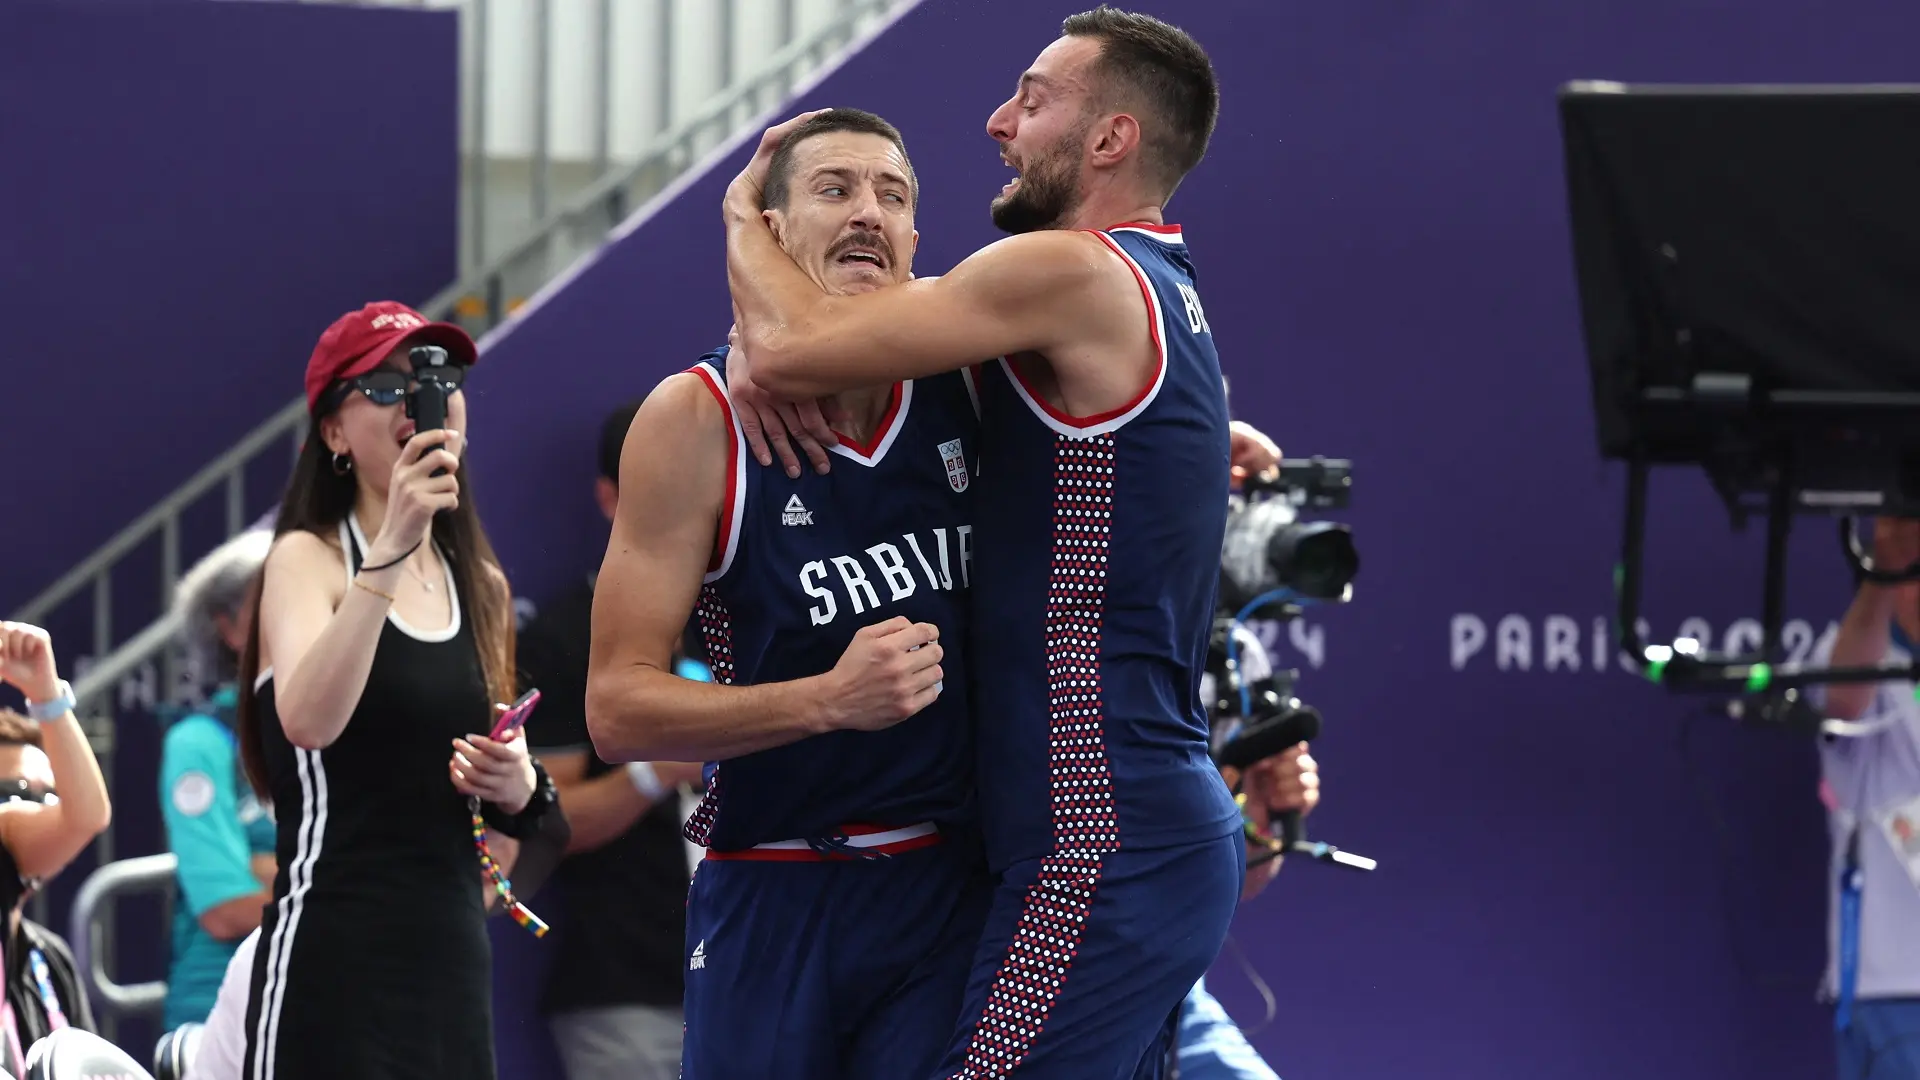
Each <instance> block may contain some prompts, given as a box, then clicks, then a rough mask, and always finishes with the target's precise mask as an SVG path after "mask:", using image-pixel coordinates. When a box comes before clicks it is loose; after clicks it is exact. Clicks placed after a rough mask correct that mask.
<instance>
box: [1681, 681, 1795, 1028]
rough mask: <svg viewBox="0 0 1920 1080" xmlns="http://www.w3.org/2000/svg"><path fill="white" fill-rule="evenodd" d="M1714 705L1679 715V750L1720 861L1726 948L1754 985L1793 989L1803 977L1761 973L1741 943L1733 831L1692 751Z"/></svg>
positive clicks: (1682, 770) (1739, 970)
mask: <svg viewBox="0 0 1920 1080" xmlns="http://www.w3.org/2000/svg"><path fill="white" fill-rule="evenodd" d="M1719 715H1720V714H1719V713H1717V712H1715V711H1714V710H1713V708H1712V707H1711V706H1708V707H1706V708H1703V709H1698V710H1689V711H1688V712H1686V713H1684V714H1683V715H1682V716H1681V718H1680V725H1679V728H1680V730H1679V739H1678V746H1677V749H1678V751H1679V754H1680V771H1681V773H1682V774H1683V775H1684V776H1685V777H1686V780H1687V785H1688V786H1689V787H1691V788H1692V789H1693V793H1694V797H1695V799H1697V800H1698V802H1699V804H1700V809H1701V811H1702V812H1703V813H1705V814H1706V817H1707V825H1708V827H1709V830H1710V831H1711V832H1712V833H1713V847H1714V854H1715V855H1716V856H1717V858H1716V859H1715V862H1716V863H1717V864H1718V865H1719V870H1720V873H1719V878H1720V902H1721V905H1722V906H1723V907H1724V908H1725V911H1724V914H1725V916H1726V919H1725V926H1726V931H1727V951H1728V952H1730V953H1731V954H1732V955H1733V966H1734V968H1735V970H1737V971H1738V972H1739V974H1740V977H1741V978H1742V979H1744V980H1746V981H1748V982H1750V983H1752V984H1753V985H1755V986H1759V987H1762V988H1765V989H1774V990H1777V989H1792V988H1793V987H1795V986H1798V985H1800V983H1801V980H1800V979H1799V978H1797V977H1795V976H1792V975H1780V974H1774V975H1765V976H1762V975H1760V974H1759V973H1758V972H1757V971H1756V970H1755V968H1754V965H1753V964H1751V963H1749V962H1748V958H1747V953H1746V949H1745V948H1744V947H1742V944H1741V934H1740V930H1739V923H1740V918H1739V910H1740V909H1739V906H1738V905H1737V904H1736V903H1735V902H1734V897H1735V896H1736V895H1738V893H1737V891H1736V890H1735V889H1734V878H1735V876H1736V874H1735V871H1736V869H1737V868H1736V867H1735V865H1734V859H1733V831H1732V829H1730V828H1729V827H1728V825H1727V819H1726V816H1725V815H1724V814H1722V813H1721V808H1720V804H1719V802H1718V801H1717V800H1715V799H1714V797H1713V792H1712V791H1710V790H1709V789H1708V787H1707V782H1706V777H1705V775H1704V774H1703V773H1702V772H1701V770H1700V769H1699V768H1698V767H1697V765H1696V763H1695V762H1694V760H1693V753H1692V732H1693V725H1694V722H1695V721H1697V720H1699V719H1701V718H1702V717H1704V716H1719Z"/></svg>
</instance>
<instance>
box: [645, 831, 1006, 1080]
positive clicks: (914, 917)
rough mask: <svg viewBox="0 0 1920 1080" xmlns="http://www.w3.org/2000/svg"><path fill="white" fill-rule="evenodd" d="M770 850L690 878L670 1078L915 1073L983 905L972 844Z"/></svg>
mask: <svg viewBox="0 0 1920 1080" xmlns="http://www.w3.org/2000/svg"><path fill="white" fill-rule="evenodd" d="M772 854H773V853H760V852H747V853H734V854H733V855H731V856H728V855H716V854H709V856H708V857H707V859H706V861H704V862H702V863H701V864H700V867H699V870H698V871H697V872H696V873H695V874H694V876H693V885H692V888H691V889H690V890H689V891H688V894H687V972H686V1006H685V1008H686V1020H687V1031H686V1040H685V1047H684V1049H683V1051H682V1058H681V1067H680V1069H681V1071H680V1075H681V1077H682V1080H768V1078H770V1077H780V1078H781V1080H901V1078H902V1077H921V1076H925V1075H926V1074H927V1073H929V1072H930V1071H932V1069H933V1066H934V1065H935V1064H936V1063H937V1062H938V1061H939V1060H940V1054H941V1052H942V1051H943V1050H945V1049H946V1045H947V1042H948V1040H949V1039H950V1038H951V1037H952V1035H953V1026H954V1023H955V1020H956V1018H957V1017H958V1016H959V1015H960V999H961V995H962V994H963V993H964V991H965V990H966V985H967V974H968V971H969V970H970V967H971V964H972V960H973V950H974V946H975V944H976V943H977V942H978V941H979V939H980V927H981V923H982V921H983V919H984V918H985V915H986V910H987V904H988V902H989V900H990V899H991V897H992V895H993V882H992V879H991V878H990V877H988V876H987V873H986V866H985V860H984V859H983V858H982V856H981V854H980V850H979V847H978V843H977V841H969V840H962V839H944V840H943V842H941V843H937V844H934V845H933V846H930V847H922V848H918V849H915V850H909V851H902V852H899V853H896V854H894V855H891V856H889V857H888V858H885V859H878V860H864V859H848V858H844V857H838V856H836V857H834V858H831V859H827V858H821V857H818V856H814V855H813V854H812V853H811V852H804V853H802V852H791V851H789V852H786V853H782V854H784V855H786V856H787V857H784V858H778V857H763V856H770V855H772ZM743 856H744V857H743Z"/></svg>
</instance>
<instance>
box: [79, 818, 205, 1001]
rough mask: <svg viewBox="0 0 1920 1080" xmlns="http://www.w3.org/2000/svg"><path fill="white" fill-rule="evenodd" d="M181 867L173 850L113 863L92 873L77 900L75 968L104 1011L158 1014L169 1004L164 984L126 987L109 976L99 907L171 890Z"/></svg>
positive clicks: (84, 883)
mask: <svg viewBox="0 0 1920 1080" xmlns="http://www.w3.org/2000/svg"><path fill="white" fill-rule="evenodd" d="M179 869H180V860H179V859H178V858H177V857H175V855H174V854H173V852H171V851H167V852H162V853H161V854H158V855H143V856H141V857H140V858H137V859H121V860H120V861H118V862H110V863H107V864H106V865H104V866H102V867H100V868H99V869H98V870H95V871H94V872H93V873H91V874H88V875H87V880H86V881H84V882H81V884H80V891H79V892H78V893H77V894H76V895H75V896H74V898H73V915H72V921H71V922H69V923H68V924H67V940H68V943H69V944H70V945H72V946H73V961H74V966H75V967H78V968H79V969H80V977H81V978H82V979H84V980H85V981H86V987H87V992H88V993H89V994H90V995H92V997H93V1000H94V1002H95V1003H96V1004H97V1005H99V1006H100V1011H101V1012H103V1013H106V1014H107V1015H108V1016H109V1017H115V1018H117V1017H125V1016H139V1015H144V1014H147V1013H157V1012H159V1011H160V1010H161V1009H162V1008H164V1007H165V1006H166V1003H167V984H166V982H165V980H160V981H156V982H143V983H133V984H131V985H123V984H121V983H117V982H115V981H114V980H113V978H112V976H110V975H108V974H107V969H106V964H105V955H104V954H105V950H104V949H103V948H102V947H101V945H102V942H101V940H100V939H101V936H102V932H103V930H104V927H102V926H101V925H100V919H101V916H102V911H101V908H102V906H103V905H104V904H105V902H106V901H108V900H113V901H115V902H118V901H119V899H120V897H122V896H124V895H128V894H131V893H143V892H171V891H172V889H173V883H174V877H175V875H176V874H177V873H178V872H179Z"/></svg>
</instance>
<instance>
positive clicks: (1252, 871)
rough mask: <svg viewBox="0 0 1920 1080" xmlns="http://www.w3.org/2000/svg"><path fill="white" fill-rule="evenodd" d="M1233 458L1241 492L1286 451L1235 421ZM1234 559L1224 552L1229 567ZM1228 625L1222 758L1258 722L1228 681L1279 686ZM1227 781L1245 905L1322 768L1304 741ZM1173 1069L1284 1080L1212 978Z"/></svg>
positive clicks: (1217, 689) (1208, 695)
mask: <svg viewBox="0 0 1920 1080" xmlns="http://www.w3.org/2000/svg"><path fill="white" fill-rule="evenodd" d="M1230 458H1231V464H1232V485H1233V489H1234V491H1235V492H1236V493H1238V492H1240V491H1241V490H1242V489H1244V488H1245V487H1246V486H1247V484H1248V482H1249V481H1256V482H1257V481H1267V482H1271V481H1273V480H1274V479H1276V477H1277V475H1278V473H1279V471H1280V470H1279V465H1280V448H1279V447H1277V446H1275V445H1274V443H1273V441H1272V440H1271V439H1268V438H1267V437H1266V435H1264V434H1262V433H1261V432H1260V431H1259V430H1258V429H1256V428H1254V427H1252V426H1251V425H1248V424H1246V423H1244V422H1241V421H1235V422H1234V424H1233V427H1232V445H1231V450H1230ZM1230 542H1231V541H1230ZM1254 546H1255V547H1256V548H1257V549H1258V550H1259V552H1260V554H1259V556H1258V557H1259V558H1260V559H1262V560H1264V559H1266V558H1267V555H1266V551H1267V549H1268V547H1269V544H1268V542H1266V541H1265V540H1264V539H1263V540H1262V541H1261V542H1260V543H1258V544H1256V545H1254ZM1226 559H1227V556H1226V554H1225V553H1223V562H1224V561H1225V560H1226ZM1356 565H1357V564H1356ZM1223 569H1224V567H1223ZM1243 572H1244V570H1243ZM1244 586H1245V583H1244V582H1235V583H1234V588H1230V589H1228V590H1227V593H1223V599H1227V594H1230V593H1235V592H1237V591H1244ZM1223 615H1226V616H1232V615H1234V612H1232V611H1231V610H1228V611H1225V612H1223ZM1223 624H1224V625H1225V627H1226V631H1225V633H1226V637H1225V638H1224V639H1221V640H1217V641H1216V646H1217V647H1220V648H1222V649H1225V648H1226V647H1228V645H1229V643H1230V644H1231V649H1232V651H1231V653H1229V654H1228V655H1232V656H1233V663H1232V664H1230V665H1228V667H1230V668H1231V669H1232V673H1231V675H1230V676H1228V675H1227V672H1226V670H1225V669H1224V668H1216V667H1215V666H1214V664H1213V663H1211V662H1210V664H1209V671H1208V673H1207V674H1206V675H1204V676H1203V677H1202V679H1201V699H1202V701H1203V702H1205V703H1206V706H1207V711H1208V719H1209V722H1210V723H1211V724H1212V725H1213V726H1214V729H1215V731H1214V739H1213V744H1214V749H1215V752H1216V754H1217V753H1219V752H1220V750H1221V748H1222V747H1224V746H1225V745H1226V744H1228V743H1229V742H1231V741H1232V740H1233V739H1234V738H1236V737H1237V735H1238V733H1239V732H1240V731H1241V730H1242V725H1243V724H1244V723H1246V722H1248V721H1249V720H1251V719H1252V717H1250V716H1248V715H1242V713H1244V712H1245V711H1246V710H1244V709H1242V710H1240V711H1239V712H1234V711H1233V710H1230V709H1223V708H1220V707H1219V704H1220V703H1221V702H1222V700H1223V699H1230V698H1231V697H1232V692H1233V691H1234V690H1236V689H1237V687H1226V686H1222V685H1221V684H1220V679H1221V678H1222V677H1227V678H1229V679H1230V681H1233V682H1237V683H1238V687H1245V688H1253V687H1255V686H1257V685H1259V684H1263V683H1266V684H1268V685H1271V683H1269V680H1272V679H1273V678H1274V677H1275V675H1276V672H1275V671H1274V669H1273V665H1272V662H1271V660H1270V658H1269V657H1268V655H1267V652H1266V649H1265V647H1264V646H1263V645H1262V644H1261V643H1260V639H1259V638H1258V637H1257V636H1255V635H1254V634H1253V632H1252V631H1250V630H1248V629H1247V628H1246V627H1244V626H1241V625H1239V624H1238V623H1237V621H1234V620H1231V619H1224V620H1223ZM1215 659H1216V660H1217V659H1218V657H1216V658H1215ZM1216 672H1218V674H1216ZM1296 704H1297V703H1296ZM1220 775H1221V778H1222V779H1223V780H1225V781H1226V782H1227V786H1228V787H1229V788H1230V789H1231V790H1233V791H1234V792H1235V793H1236V796H1237V798H1238V799H1239V801H1240V804H1241V812H1242V813H1243V814H1244V816H1245V818H1246V823H1247V876H1246V880H1245V882H1244V884H1243V885H1242V887H1241V892H1240V901H1241V903H1246V902H1247V901H1250V900H1252V899H1253V898H1254V897H1256V896H1258V895H1260V893H1261V892H1262V891H1263V890H1265V889H1266V887H1267V885H1268V884H1269V883H1270V882H1272V881H1273V879H1274V876H1275V875H1276V874H1278V873H1279V872H1280V866H1281V864H1282V862H1283V861H1284V859H1283V857H1282V853H1283V851H1284V850H1285V848H1284V846H1283V843H1284V841H1283V839H1282V837H1280V836H1276V835H1275V833H1276V830H1277V829H1278V827H1279V824H1280V822H1281V821H1282V819H1283V817H1284V816H1285V815H1289V814H1298V815H1299V816H1300V817H1302V818H1304V817H1305V816H1306V815H1307V814H1309V813H1311V812H1312V811H1313V808H1314V807H1315V806H1316V805H1318V804H1319V801H1320V773H1319V766H1318V764H1317V763H1316V762H1315V761H1314V760H1313V757H1312V756H1311V755H1310V754H1309V753H1308V748H1307V744H1306V743H1305V742H1304V741H1301V742H1297V743H1295V744H1294V745H1292V746H1287V747H1284V748H1281V749H1279V750H1278V751H1277V752H1275V753H1272V754H1269V755H1267V756H1266V757H1263V758H1260V759H1259V760H1257V761H1253V762H1251V763H1248V764H1246V765H1245V766H1244V768H1241V767H1236V766H1233V765H1227V764H1222V765H1221V766H1220ZM1280 831H1282V832H1284V830H1280ZM1173 1065H1174V1068H1173V1069H1172V1070H1171V1071H1172V1074H1173V1075H1176V1076H1178V1077H1179V1078H1180V1080H1278V1077H1277V1076H1276V1075H1275V1073H1274V1071H1273V1070H1272V1069H1271V1068H1270V1067H1268V1065H1267V1063H1266V1062H1265V1061H1262V1060H1261V1058H1260V1055H1259V1054H1258V1053H1257V1052H1256V1051H1255V1050H1254V1049H1253V1047H1252V1045H1250V1044H1249V1043H1248V1042H1247V1039H1246V1036H1245V1035H1244V1034H1243V1033H1242V1032H1241V1031H1240V1029H1239V1027H1238V1026H1237V1025H1235V1024H1234V1022H1233V1019H1232V1018H1231V1017H1230V1016H1228V1015H1227V1011H1226V1009H1224V1008H1223V1007H1221V1005H1220V1003H1219V1002H1218V1001H1216V1000H1215V999H1214V998H1213V996H1212V995H1211V994H1209V993H1207V988H1206V980H1205V979H1204V978H1203V979H1201V980H1200V981H1199V982H1198V983H1195V984H1194V987H1193V989H1192V990H1191V991H1190V992H1189V993H1188V994H1187V997H1186V999H1185V1000H1184V1001H1183V1002H1181V1005H1180V1015H1179V1029H1178V1036H1177V1041H1176V1045H1175V1057H1174V1062H1173Z"/></svg>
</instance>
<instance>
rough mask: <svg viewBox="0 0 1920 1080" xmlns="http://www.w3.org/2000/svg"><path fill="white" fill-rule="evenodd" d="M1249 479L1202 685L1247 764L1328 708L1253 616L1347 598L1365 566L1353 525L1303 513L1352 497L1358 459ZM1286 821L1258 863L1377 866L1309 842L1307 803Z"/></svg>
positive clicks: (1227, 757)
mask: <svg viewBox="0 0 1920 1080" xmlns="http://www.w3.org/2000/svg"><path fill="white" fill-rule="evenodd" d="M1246 487H1247V495H1246V497H1245V498H1240V497H1236V498H1234V500H1233V502H1232V503H1231V504H1230V506H1229V508H1228V518H1227V531H1226V539H1225V542H1224V543H1223V544H1222V546H1221V553H1220V603H1221V607H1220V610H1219V611H1218V612H1217V613H1216V614H1215V616H1214V624H1213V636H1212V639H1211V640H1210V641H1209V642H1208V647H1207V671H1206V674H1207V678H1206V679H1204V680H1203V687H1202V690H1203V697H1204V704H1205V706H1206V709H1207V720H1208V723H1209V724H1210V725H1211V727H1212V731H1213V740H1212V753H1213V760H1214V763H1215V764H1217V765H1219V766H1221V767H1222V768H1233V769H1237V770H1242V771H1244V770H1245V769H1247V768H1248V767H1249V766H1251V765H1253V764H1254V763H1255V762H1258V761H1261V760H1262V759H1265V758H1269V757H1272V756H1273V755H1275V754H1278V753H1281V752H1282V751H1284V750H1286V749H1287V748H1288V747H1290V746H1294V745H1296V744H1298V743H1302V742H1306V741H1308V740H1310V739H1314V738H1317V737H1318V736H1319V734H1320V724H1321V719H1320V713H1319V711H1318V710H1316V709H1314V708H1313V707H1312V706H1310V705H1306V704H1303V703H1302V702H1301V701H1300V699H1299V698H1297V697H1295V696H1294V693H1293V689H1294V684H1295V683H1296V682H1297V681H1298V680H1299V677H1300V673H1299V672H1298V671H1291V670H1287V671H1276V670H1274V668H1273V665H1272V662H1271V660H1270V659H1269V658H1268V656H1267V651H1266V648H1265V646H1263V645H1262V644H1261V642H1260V639H1259V637H1257V636H1256V635H1255V634H1254V633H1253V632H1252V631H1251V630H1249V629H1247V627H1246V625H1245V620H1246V619H1248V618H1250V617H1252V616H1253V615H1255V614H1256V613H1261V612H1265V613H1267V614H1268V617H1270V618H1276V619H1278V620H1280V621H1286V620H1289V619H1295V618H1298V617H1299V616H1300V614H1301V612H1302V610H1303V608H1304V605H1305V604H1306V603H1310V602H1314V601H1322V600H1324V601H1333V602H1344V601H1345V600H1347V599H1348V598H1349V597H1350V596H1351V595H1352V591H1353V590H1352V586H1353V577H1354V575H1355V574H1356V573H1358V572H1359V569H1360V556H1359V554H1358V552H1357V551H1356V550H1355V548H1354V546H1353V535H1352V531H1351V530H1350V529H1348V527H1347V526H1345V525H1340V524H1335V523H1333V522H1324V521H1312V522H1303V521H1301V520H1300V519H1299V512H1300V508H1301V507H1312V508H1316V509H1322V508H1341V507H1345V506H1346V505H1347V499H1348V495H1349V492H1350V491H1351V489H1352V487H1353V464H1352V462H1349V461H1338V460H1329V459H1327V458H1311V459H1308V460H1306V461H1299V462H1286V463H1283V464H1282V465H1280V466H1279V468H1278V470H1277V472H1276V475H1274V476H1272V477H1269V478H1262V479H1254V480H1251V481H1249V482H1248V484H1247V485H1246ZM1236 794H1237V793H1236ZM1280 826H1281V844H1280V846H1279V847H1278V848H1276V849H1274V850H1273V851H1271V852H1269V853H1267V854H1265V855H1261V856H1257V857H1256V858H1255V859H1254V862H1255V864H1258V863H1260V862H1265V861H1267V860H1269V859H1276V858H1279V857H1280V856H1282V855H1289V854H1293V855H1305V856H1307V857H1309V858H1312V859H1315V860H1316V861H1321V862H1330V863H1333V864H1335V865H1337V866H1345V867H1349V868H1351V869H1355V870H1372V869H1373V868H1374V867H1375V865H1376V864H1375V862H1374V861H1373V860H1372V859H1367V858H1362V857H1360V856H1358V855H1351V854H1348V853H1347V852H1344V851H1341V850H1340V849H1338V848H1336V847H1334V846H1332V845H1331V844H1323V843H1309V842H1308V841H1307V838H1306V830H1305V826H1304V824H1303V823H1302V821H1301V817H1300V813H1299V812H1298V811H1293V812H1289V813H1286V814H1282V815H1280Z"/></svg>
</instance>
